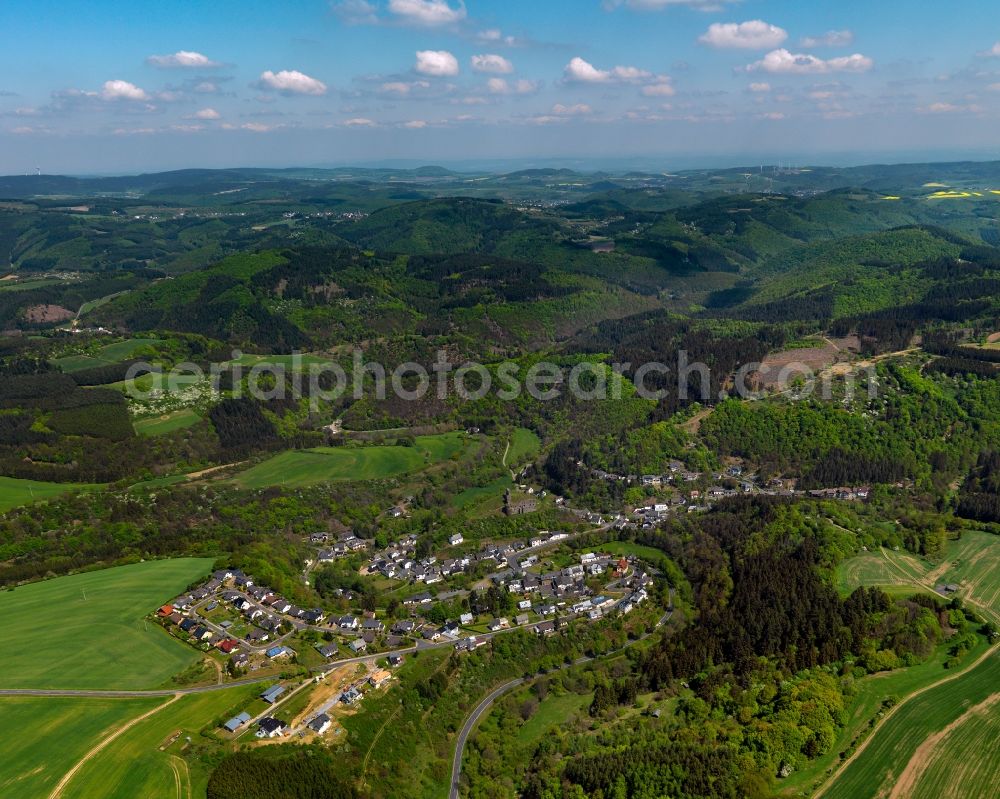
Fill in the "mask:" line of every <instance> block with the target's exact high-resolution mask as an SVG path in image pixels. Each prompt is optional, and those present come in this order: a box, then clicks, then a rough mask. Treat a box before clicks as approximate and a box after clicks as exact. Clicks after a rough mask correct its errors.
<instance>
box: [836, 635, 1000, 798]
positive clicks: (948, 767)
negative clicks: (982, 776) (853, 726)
mask: <svg viewBox="0 0 1000 799" xmlns="http://www.w3.org/2000/svg"><path fill="white" fill-rule="evenodd" d="M998 684H1000V653H998V651H997V650H996V649H995V648H994V649H993V650H991V652H990V653H989V655H987V656H986V657H985V659H984V660H982V661H981V662H980V663H979V664H978V665H976V666H974V667H973V668H972V669H971V670H969V671H967V672H964V673H962V674H961V675H960V676H959V677H957V678H956V679H953V680H950V681H948V682H942V683H940V684H938V685H935V686H934V687H932V688H930V689H928V690H926V691H924V692H923V693H922V694H920V695H919V696H917V697H915V698H914V699H912V700H910V701H909V702H907V703H906V704H904V705H901V706H900V708H899V710H898V711H897V712H895V713H893V715H892V716H890V717H889V719H888V720H887V721H886V722H885V723H884V725H883V726H882V727H881V728H880V729H879V730H878V731H877V732H875V733H874V735H873V737H872V738H871V739H870V742H869V744H868V746H867V747H866V748H865V749H863V750H862V751H861V752H860V753H859V754H858V755H857V757H856V758H855V759H854V760H853V761H851V762H850V763H849V764H848V766H847V768H846V769H845V770H844V771H843V772H842V773H841V774H840V776H839V777H838V778H837V779H836V780H835V781H834V782H833V783H832V784H831V785H830V787H829V788H828V789H827V790H826V791H825V792H821V793H818V794H817V796H823V797H826V799H867V798H868V797H872V798H874V797H881V796H895V797H900V798H901V797H911V796H916V795H920V796H923V795H930V794H929V793H927V791H928V790H930V789H931V788H932V787H933V786H934V785H936V784H938V783H937V781H938V780H939V779H940V776H937V775H941V776H943V772H944V771H947V773H948V775H949V777H950V779H951V780H952V781H951V782H950V783H949V787H950V789H951V790H958V791H959V793H957V794H954V795H956V796H961V797H963V799H991V798H992V797H994V796H996V792H995V790H993V788H994V787H995V784H996V783H995V782H992V781H993V780H995V779H996V777H997V771H998V766H997V764H996V762H995V761H996V758H993V757H990V756H988V755H986V753H988V752H989V751H990V750H991V747H992V746H993V745H994V744H993V743H991V742H995V738H975V739H973V743H972V744H971V745H975V741H978V757H977V758H975V759H973V760H972V761H971V762H970V761H968V760H967V761H965V762H966V763H969V764H970V766H972V767H978V768H981V769H985V771H986V777H987V779H986V780H976V781H972V782H969V783H965V784H958V783H956V782H954V781H953V780H954V768H956V767H959V768H961V764H962V762H963V761H961V760H960V759H959V752H960V751H961V750H962V749H963V747H968V746H969V745H970V737H969V736H970V734H972V735H975V734H977V733H979V734H982V733H987V732H988V731H989V730H990V729H991V727H994V726H995V725H996V704H995V702H996V700H997V686H998ZM990 703H993V704H992V708H991V707H990ZM984 718H985V719H986V720H987V723H983V719H984ZM989 719H992V723H989ZM969 722H975V723H976V726H975V731H974V732H973V733H970V732H969V731H968V730H966V729H964V728H965V725H966V724H967V723H969ZM953 741H954V742H956V743H957V744H958V749H957V750H956V749H953V748H952V746H951V744H952V742H953ZM929 758H933V759H930V760H929V762H928V759H929ZM935 762H936V763H937V765H936V766H935ZM929 766H935V768H934V771H932V772H930V774H928V772H927V771H925V768H928V769H929ZM925 779H927V780H933V781H934V782H932V783H928V784H927V785H926V786H924V787H923V788H919V786H920V784H921V782H923V781H924V780H925ZM938 795H939V796H940V795H942V794H938Z"/></svg>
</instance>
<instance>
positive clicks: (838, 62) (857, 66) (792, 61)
mask: <svg viewBox="0 0 1000 799" xmlns="http://www.w3.org/2000/svg"><path fill="white" fill-rule="evenodd" d="M874 64H875V62H874V61H872V59H870V58H869V57H868V56H864V55H861V54H860V53H855V54H854V55H849V56H840V57H838V58H830V59H827V60H824V59H822V58H817V57H816V56H814V55H807V54H800V53H790V52H789V51H788V50H786V49H785V48H783V47H782V48H781V49H780V50H772V51H771V52H770V53H768V54H767V55H766V56H764V57H763V58H762V59H761V60H760V61H757V62H755V63H753V64H750V65H749V66H747V67H746V71H747V72H770V73H773V74H788V75H822V74H826V73H828V72H867V71H868V70H869V69H871V68H872V67H873V66H874Z"/></svg>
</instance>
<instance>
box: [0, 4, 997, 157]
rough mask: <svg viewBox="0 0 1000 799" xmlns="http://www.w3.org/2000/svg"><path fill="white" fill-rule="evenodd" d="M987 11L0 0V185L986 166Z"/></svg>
mask: <svg viewBox="0 0 1000 799" xmlns="http://www.w3.org/2000/svg"><path fill="white" fill-rule="evenodd" d="M995 11H996V8H995V3H994V2H990V0H967V2H965V3H963V4H962V7H961V9H960V10H959V11H955V10H953V9H951V8H943V7H941V6H939V5H936V4H928V3H913V2H905V0H884V2H882V3H864V4H861V3H850V2H848V3H802V2H799V1H797V0H549V1H548V2H545V3H536V2H532V3H529V2H525V1H524V0H521V1H520V2H518V0H514V1H513V2H508V3H488V2H485V0H300V2H296V3H287V4H284V5H282V6H281V7H280V8H277V7H276V6H275V4H274V3H273V2H269V1H268V0H240V2H239V3H236V2H235V0H220V1H219V2H214V3H208V2H205V1H204V0H195V1H194V2H187V3H176V2H175V3H170V2H167V3H159V4H152V5H150V4H132V5H128V4H125V5H122V4H121V3H112V2H110V0H86V1H85V0H37V2H35V3H31V4H17V3H6V4H0V29H2V30H4V31H7V34H8V35H7V37H6V40H5V47H4V48H3V51H2V52H0V66H2V67H3V69H0V172H3V173H8V174H24V173H30V172H33V171H34V170H35V169H36V168H41V170H42V171H44V172H46V173H48V174H71V175H109V174H129V173H136V172H142V171H163V170H170V169H177V168H181V167H191V166H193V167H199V166H200V167H204V168H214V167H218V168H225V167H232V166H236V165H240V166H255V165H271V164H331V163H337V164H346V165H363V164H378V163H393V162H398V163H417V162H419V163H442V164H449V163H455V164H468V165H484V164H485V165H491V168H496V165H497V164H510V163H519V164H520V163H532V164H536V163H549V162H551V160H552V159H570V160H569V163H574V162H586V163H594V164H595V165H596V167H595V168H602V166H601V165H602V164H606V163H607V164H617V163H634V164H640V165H644V168H650V165H654V166H653V168H656V169H667V170H679V169H685V168H706V167H708V168H711V167H715V166H718V165H719V164H724V165H735V164H752V163H759V162H760V160H762V159H764V160H780V161H782V162H784V161H788V160H792V161H800V162H805V161H809V162H812V163H824V162H825V163H827V164H830V165H833V166H847V165H860V164H864V163H870V162H881V163H899V162H910V161H913V160H921V161H926V160H935V161H948V160H954V159H955V158H961V157H962V156H960V155H959V154H960V153H969V154H972V153H975V154H978V155H979V156H980V157H982V156H984V155H985V154H987V153H997V155H998V157H1000V149H998V148H997V138H996V130H997V129H998V125H1000V31H998V30H995V29H991V28H990V27H989V25H988V24H984V23H983V20H989V19H992V18H993V17H994V16H995ZM824 154H830V155H829V156H824ZM908 154H919V155H916V156H911V155H908ZM580 159H582V160H580Z"/></svg>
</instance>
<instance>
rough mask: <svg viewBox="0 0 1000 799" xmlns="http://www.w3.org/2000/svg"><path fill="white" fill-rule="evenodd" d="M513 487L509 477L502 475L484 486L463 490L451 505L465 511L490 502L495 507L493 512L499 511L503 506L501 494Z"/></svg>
mask: <svg viewBox="0 0 1000 799" xmlns="http://www.w3.org/2000/svg"><path fill="white" fill-rule="evenodd" d="M513 486H514V481H513V480H511V479H510V476H509V475H504V476H502V477H498V478H497V479H496V480H492V481H491V482H489V483H487V484H486V485H482V486H475V487H474V488H467V489H465V490H464V491H462V492H461V493H460V494H458V495H457V496H456V497H455V499H454V500H453V501H452V504H453V505H454V506H455V507H456V508H460V509H462V510H465V509H467V508H470V507H472V506H473V505H478V504H480V503H485V502H488V501H490V500H492V501H493V502H492V503H491V504H493V505H495V506H496V507H495V508H494V510H499V508H500V506H501V505H502V504H503V492H504V491H506V490H507V489H508V488H512V487H513Z"/></svg>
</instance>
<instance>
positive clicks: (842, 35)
mask: <svg viewBox="0 0 1000 799" xmlns="http://www.w3.org/2000/svg"><path fill="white" fill-rule="evenodd" d="M853 43H854V33H853V31H848V30H843V31H827V32H826V33H824V34H823V35H822V36H806V37H804V38H803V39H802V41H800V42H799V47H847V46H849V45H851V44H853Z"/></svg>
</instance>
